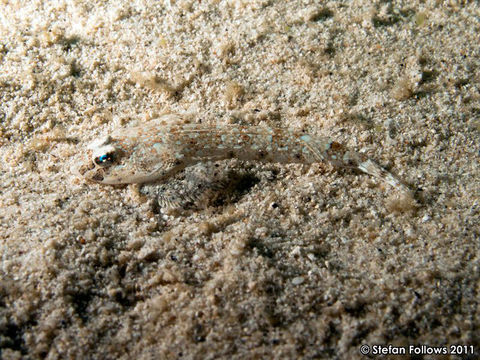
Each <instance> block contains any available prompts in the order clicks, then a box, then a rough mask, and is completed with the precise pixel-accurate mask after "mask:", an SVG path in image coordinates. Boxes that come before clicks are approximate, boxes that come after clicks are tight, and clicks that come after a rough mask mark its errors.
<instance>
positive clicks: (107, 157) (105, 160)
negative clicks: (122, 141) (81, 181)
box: [93, 153, 114, 166]
mask: <svg viewBox="0 0 480 360" xmlns="http://www.w3.org/2000/svg"><path fill="white" fill-rule="evenodd" d="M113 159H114V157H113V154H112V153H108V154H103V155H100V156H97V157H96V158H95V159H94V160H93V161H94V162H95V164H97V165H100V166H106V165H109V164H111V163H112V162H113Z"/></svg>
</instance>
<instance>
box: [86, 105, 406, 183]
mask: <svg viewBox="0 0 480 360" xmlns="http://www.w3.org/2000/svg"><path fill="white" fill-rule="evenodd" d="M87 153H88V160H87V163H86V164H83V165H82V166H81V167H80V168H79V169H78V171H79V173H80V175H82V176H83V177H85V178H86V179H88V180H92V181H96V182H99V183H103V184H128V183H145V182H153V181H162V180H165V179H167V178H168V177H170V176H172V175H174V174H175V173H177V172H178V171H180V170H182V169H184V168H185V167H187V166H190V165H193V164H196V163H198V162H204V161H217V160H223V159H230V158H236V159H239V160H247V161H261V162H277V163H302V164H311V163H315V162H322V161H328V162H331V163H332V164H334V165H335V166H338V167H349V168H356V169H359V170H361V171H363V172H365V173H367V174H370V175H373V176H375V177H377V178H380V179H382V180H383V181H385V182H387V183H389V184H390V185H392V186H394V187H396V188H398V189H399V190H401V191H404V192H409V190H408V187H407V186H406V185H404V184H403V183H402V182H401V181H399V180H398V179H397V178H396V177H395V176H393V175H392V174H391V173H389V172H388V171H386V170H384V169H383V168H381V167H380V166H378V165H377V164H375V163H374V162H373V161H371V160H369V159H366V158H364V157H362V156H361V155H359V154H356V153H353V152H350V151H348V150H346V149H345V148H344V147H343V146H342V145H341V144H339V143H337V142H334V141H331V140H328V139H325V138H320V137H313V136H310V135H308V134H304V133H295V132H291V131H289V130H287V129H281V128H267V127H259V126H241V125H218V126H211V125H203V124H195V123H193V124H192V123H186V121H185V120H184V119H183V118H182V117H181V116H179V115H174V114H166V115H163V116H161V117H159V118H158V119H155V120H152V121H150V122H148V123H147V124H145V125H142V126H139V127H132V128H127V129H122V130H120V131H116V132H113V133H112V134H111V135H109V136H106V137H104V138H102V139H99V140H97V141H95V142H93V143H92V144H91V145H90V146H89V147H88V151H87Z"/></svg>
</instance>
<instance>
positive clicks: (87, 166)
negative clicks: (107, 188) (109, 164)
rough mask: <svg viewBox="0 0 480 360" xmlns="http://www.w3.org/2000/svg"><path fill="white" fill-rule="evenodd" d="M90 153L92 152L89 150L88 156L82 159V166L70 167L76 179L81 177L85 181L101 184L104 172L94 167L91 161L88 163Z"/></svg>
mask: <svg viewBox="0 0 480 360" xmlns="http://www.w3.org/2000/svg"><path fill="white" fill-rule="evenodd" d="M91 153H92V151H91V150H89V151H88V154H87V155H86V156H85V157H84V159H83V160H84V161H82V164H81V165H79V166H73V167H72V172H73V173H74V174H75V175H77V176H78V177H81V178H83V179H85V180H88V181H93V182H102V181H103V179H104V171H103V169H101V168H98V167H97V166H95V164H94V163H93V162H92V161H88V160H89V159H91Z"/></svg>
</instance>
